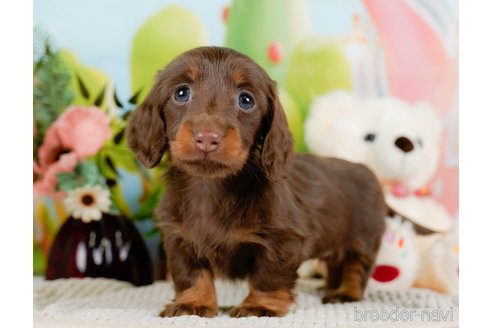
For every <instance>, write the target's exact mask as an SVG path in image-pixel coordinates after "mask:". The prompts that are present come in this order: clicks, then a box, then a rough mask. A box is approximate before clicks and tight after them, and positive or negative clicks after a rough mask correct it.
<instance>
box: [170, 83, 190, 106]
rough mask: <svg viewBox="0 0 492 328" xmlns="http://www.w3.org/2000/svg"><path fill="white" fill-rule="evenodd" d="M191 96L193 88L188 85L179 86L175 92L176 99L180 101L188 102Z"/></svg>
mask: <svg viewBox="0 0 492 328" xmlns="http://www.w3.org/2000/svg"><path fill="white" fill-rule="evenodd" d="M190 98H191V90H190V88H188V87H187V86H182V87H179V88H178V89H177V90H176V92H174V99H176V101H178V102H182V103H184V102H187V101H188V100H190Z"/></svg>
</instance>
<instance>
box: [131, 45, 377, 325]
mask: <svg viewBox="0 0 492 328" xmlns="http://www.w3.org/2000/svg"><path fill="white" fill-rule="evenodd" d="M127 137H128V144H129V146H130V147H131V148H132V150H133V151H134V152H135V154H136V156H137V158H138V160H139V161H140V162H141V163H142V164H143V165H145V166H147V167H154V166H156V165H157V164H159V162H160V161H161V158H162V156H163V155H164V153H165V152H166V151H168V152H169V160H170V166H171V167H170V169H169V171H168V172H167V175H166V178H167V189H166V192H165V196H164V199H163V200H162V202H161V204H160V205H159V206H158V208H157V209H156V211H155V215H156V217H157V221H158V224H159V225H160V226H161V227H162V229H163V233H164V245H165V249H166V253H167V256H168V264H169V270H170V272H171V275H172V278H173V281H174V285H175V290H176V298H175V301H174V302H173V303H171V304H168V305H166V306H165V308H164V310H163V311H162V312H161V316H165V317H169V316H177V315H187V314H189V315H192V314H195V315H199V316H203V317H213V316H215V315H217V311H218V307H217V299H216V294H215V288H214V277H215V276H219V277H223V278H229V279H238V278H246V279H247V281H248V283H249V287H250V291H249V295H248V296H247V297H246V298H245V299H244V301H243V302H242V303H241V304H239V305H238V306H236V307H235V308H233V309H232V310H231V311H230V315H231V316H234V317H245V316H283V315H285V314H286V313H287V312H288V310H289V307H290V305H291V304H293V302H294V295H293V292H292V290H293V288H294V286H295V283H296V279H297V273H296V270H297V268H298V267H299V265H300V264H301V263H302V262H303V261H304V260H306V259H310V258H321V259H324V260H325V261H326V262H327V263H328V271H329V278H328V281H327V288H326V296H325V297H324V298H323V302H344V301H355V300H360V299H361V298H362V296H363V292H364V289H365V286H366V282H367V279H368V276H369V275H370V272H371V269H372V265H373V262H374V259H375V256H376V253H377V251H378V248H379V244H380V240H381V236H382V234H383V230H384V217H385V213H386V205H385V203H384V200H383V196H382V193H381V190H380V188H379V185H378V182H377V180H376V178H375V176H374V175H373V174H372V173H371V171H370V170H369V169H367V168H366V167H365V166H363V165H359V164H352V163H349V162H346V161H343V160H339V159H334V158H320V157H316V156H312V155H307V154H303V155H294V153H293V143H292V136H291V134H290V132H289V129H288V125H287V120H286V117H285V114H284V112H283V109H282V107H281V105H280V102H279V98H278V95H277V91H276V85H275V83H274V82H273V81H272V80H271V79H270V78H269V77H268V75H267V73H266V72H265V71H264V70H263V69H262V68H260V67H259V66H258V65H257V64H256V63H255V62H253V61H252V60H251V59H250V58H249V57H247V56H245V55H243V54H241V53H239V52H236V51H234V50H231V49H227V48H219V47H202V48H196V49H193V50H191V51H188V52H186V53H184V54H182V55H181V56H179V57H178V58H176V59H175V60H174V61H172V62H171V63H170V64H169V65H167V67H165V69H164V70H162V71H161V72H160V73H159V74H158V76H157V80H156V83H155V85H154V87H153V88H152V90H151V91H150V93H149V94H148V96H147V98H146V99H145V100H144V101H143V103H142V104H141V105H140V106H139V107H138V109H137V110H136V111H135V113H134V114H133V117H132V119H131V122H130V124H129V126H128V129H127Z"/></svg>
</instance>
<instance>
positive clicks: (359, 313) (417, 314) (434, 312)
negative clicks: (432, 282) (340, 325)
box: [354, 306, 453, 322]
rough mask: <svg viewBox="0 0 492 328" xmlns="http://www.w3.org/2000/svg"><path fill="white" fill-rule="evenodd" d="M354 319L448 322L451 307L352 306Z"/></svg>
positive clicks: (450, 318)
mask: <svg viewBox="0 0 492 328" xmlns="http://www.w3.org/2000/svg"><path fill="white" fill-rule="evenodd" d="M354 321H356V322H364V321H365V322H367V321H372V322H378V321H380V322H387V321H391V322H399V321H401V322H407V321H428V322H446V321H448V322H450V321H453V307H450V308H449V310H443V309H419V310H416V309H412V310H407V309H401V310H400V308H398V307H396V308H395V309H393V310H359V309H357V306H356V307H354Z"/></svg>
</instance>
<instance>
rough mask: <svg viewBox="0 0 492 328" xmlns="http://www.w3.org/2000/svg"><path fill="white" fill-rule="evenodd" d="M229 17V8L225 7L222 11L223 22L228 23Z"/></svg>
mask: <svg viewBox="0 0 492 328" xmlns="http://www.w3.org/2000/svg"><path fill="white" fill-rule="evenodd" d="M228 17H229V6H225V7H224V9H222V21H223V22H224V23H227V18H228Z"/></svg>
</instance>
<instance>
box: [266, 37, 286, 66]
mask: <svg viewBox="0 0 492 328" xmlns="http://www.w3.org/2000/svg"><path fill="white" fill-rule="evenodd" d="M283 58H284V47H283V46H282V44H281V43H280V42H276V41H274V42H272V43H270V45H269V46H268V59H270V61H271V62H272V63H274V64H278V63H280V62H281V61H282V59H283Z"/></svg>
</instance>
